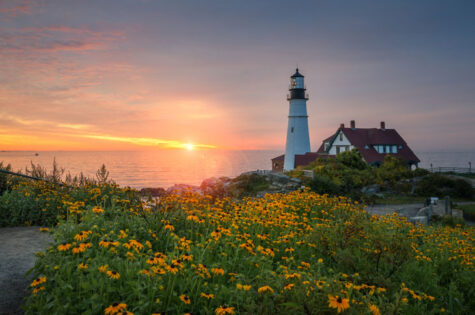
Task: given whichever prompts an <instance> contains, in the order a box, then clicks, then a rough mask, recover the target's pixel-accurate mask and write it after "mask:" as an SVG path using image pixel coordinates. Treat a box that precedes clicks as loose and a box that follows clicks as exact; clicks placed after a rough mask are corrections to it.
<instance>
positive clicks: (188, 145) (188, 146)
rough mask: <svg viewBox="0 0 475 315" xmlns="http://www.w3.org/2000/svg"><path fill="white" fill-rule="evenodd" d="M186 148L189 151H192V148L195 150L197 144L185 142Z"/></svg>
mask: <svg viewBox="0 0 475 315" xmlns="http://www.w3.org/2000/svg"><path fill="white" fill-rule="evenodd" d="M185 148H186V149H187V150H188V151H191V150H193V149H194V148H195V146H194V145H192V144H191V143H187V144H185Z"/></svg>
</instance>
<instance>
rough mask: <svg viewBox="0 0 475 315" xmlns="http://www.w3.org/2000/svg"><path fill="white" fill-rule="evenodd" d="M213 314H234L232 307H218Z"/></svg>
mask: <svg viewBox="0 0 475 315" xmlns="http://www.w3.org/2000/svg"><path fill="white" fill-rule="evenodd" d="M215 312H216V315H226V314H234V307H228V306H226V305H223V306H220V307H218V308H217V309H216V310H215Z"/></svg>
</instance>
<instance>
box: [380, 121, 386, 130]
mask: <svg viewBox="0 0 475 315" xmlns="http://www.w3.org/2000/svg"><path fill="white" fill-rule="evenodd" d="M381 130H386V123H385V122H384V121H382V122H381Z"/></svg>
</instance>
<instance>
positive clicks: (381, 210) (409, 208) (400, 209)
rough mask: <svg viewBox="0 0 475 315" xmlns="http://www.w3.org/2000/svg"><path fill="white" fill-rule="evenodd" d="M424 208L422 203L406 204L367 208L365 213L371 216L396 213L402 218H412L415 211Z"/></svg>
mask: <svg viewBox="0 0 475 315" xmlns="http://www.w3.org/2000/svg"><path fill="white" fill-rule="evenodd" d="M422 207H424V204H423V203H408V204H401V205H374V206H367V207H366V211H368V212H369V213H371V214H378V215H385V214H389V213H393V212H397V213H399V214H400V215H403V216H406V217H407V216H414V215H416V213H417V211H418V210H419V209H420V208H422Z"/></svg>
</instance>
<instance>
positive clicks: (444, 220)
mask: <svg viewBox="0 0 475 315" xmlns="http://www.w3.org/2000/svg"><path fill="white" fill-rule="evenodd" d="M431 223H432V224H440V225H442V226H451V227H456V226H465V220H464V219H462V218H457V217H453V216H451V215H444V216H442V217H441V216H439V215H433V216H432V217H431Z"/></svg>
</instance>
